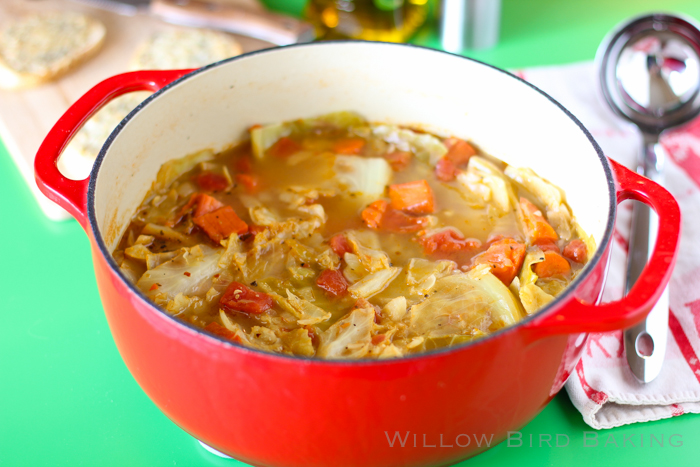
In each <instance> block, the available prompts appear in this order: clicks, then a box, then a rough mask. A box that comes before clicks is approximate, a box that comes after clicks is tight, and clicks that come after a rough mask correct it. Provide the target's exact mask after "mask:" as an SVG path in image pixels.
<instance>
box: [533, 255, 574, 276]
mask: <svg viewBox="0 0 700 467" xmlns="http://www.w3.org/2000/svg"><path fill="white" fill-rule="evenodd" d="M532 270H533V271H534V272H535V274H537V275H538V276H539V277H567V276H568V275H569V274H570V273H571V265H570V264H569V262H568V261H567V260H566V258H564V257H563V256H562V255H560V254H559V253H557V252H556V251H545V252H544V261H542V262H541V263H536V264H535V265H534V266H533V267H532Z"/></svg>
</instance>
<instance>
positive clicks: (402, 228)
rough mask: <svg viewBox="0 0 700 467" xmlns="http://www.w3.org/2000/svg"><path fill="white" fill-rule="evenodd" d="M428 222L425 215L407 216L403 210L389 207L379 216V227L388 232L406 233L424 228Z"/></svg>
mask: <svg viewBox="0 0 700 467" xmlns="http://www.w3.org/2000/svg"><path fill="white" fill-rule="evenodd" d="M428 223H429V219H428V218H427V217H416V216H409V215H408V214H406V213H405V212H403V211H399V210H398V209H392V208H391V207H389V209H387V210H386V212H385V213H384V215H383V216H382V218H381V223H380V225H379V228H380V229H381V230H386V231H389V232H398V233H408V232H417V231H419V230H422V229H425V228H427V227H428Z"/></svg>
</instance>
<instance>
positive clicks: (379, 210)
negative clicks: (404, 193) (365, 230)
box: [361, 199, 389, 229]
mask: <svg viewBox="0 0 700 467" xmlns="http://www.w3.org/2000/svg"><path fill="white" fill-rule="evenodd" d="M388 206H389V203H387V202H386V201H385V200H383V199H378V200H377V201H375V202H373V203H372V204H370V205H369V206H367V207H366V208H365V209H363V210H362V214H361V216H362V220H363V221H365V224H366V225H367V227H369V228H370V229H378V228H379V224H380V223H381V221H382V216H384V213H385V212H386V208H387V207H388Z"/></svg>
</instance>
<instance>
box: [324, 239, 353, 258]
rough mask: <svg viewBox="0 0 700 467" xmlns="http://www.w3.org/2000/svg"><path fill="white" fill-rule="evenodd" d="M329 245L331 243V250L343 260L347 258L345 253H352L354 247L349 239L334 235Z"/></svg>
mask: <svg viewBox="0 0 700 467" xmlns="http://www.w3.org/2000/svg"><path fill="white" fill-rule="evenodd" d="M328 243H330V245H331V249H332V250H333V251H335V254H336V255H338V256H340V258H341V259H342V258H343V256H345V253H352V245H350V242H349V241H348V239H347V237H346V236H345V235H343V234H337V235H333V236H332V237H331V239H330V241H329V242H328Z"/></svg>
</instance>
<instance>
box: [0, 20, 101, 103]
mask: <svg viewBox="0 0 700 467" xmlns="http://www.w3.org/2000/svg"><path fill="white" fill-rule="evenodd" d="M105 32H106V31H105V27H104V25H103V24H102V23H101V22H99V21H97V20H95V19H93V18H91V17H89V16H86V15H83V14H79V13H73V12H51V13H34V14H30V15H27V16H24V17H22V18H19V19H17V20H14V21H10V22H8V23H6V24H5V25H4V27H3V28H2V29H0V87H2V88H5V89H17V88H27V87H32V86H37V85H39V84H42V83H45V82H48V81H51V80H53V79H55V78H57V77H59V76H61V75H63V74H64V73H66V72H68V71H69V70H71V69H72V68H74V67H75V66H77V65H78V64H80V63H81V62H83V61H84V60H86V59H88V58H89V57H91V56H92V55H93V54H94V53H96V52H97V50H99V48H100V46H101V45H102V42H103V41H104V38H105Z"/></svg>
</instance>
